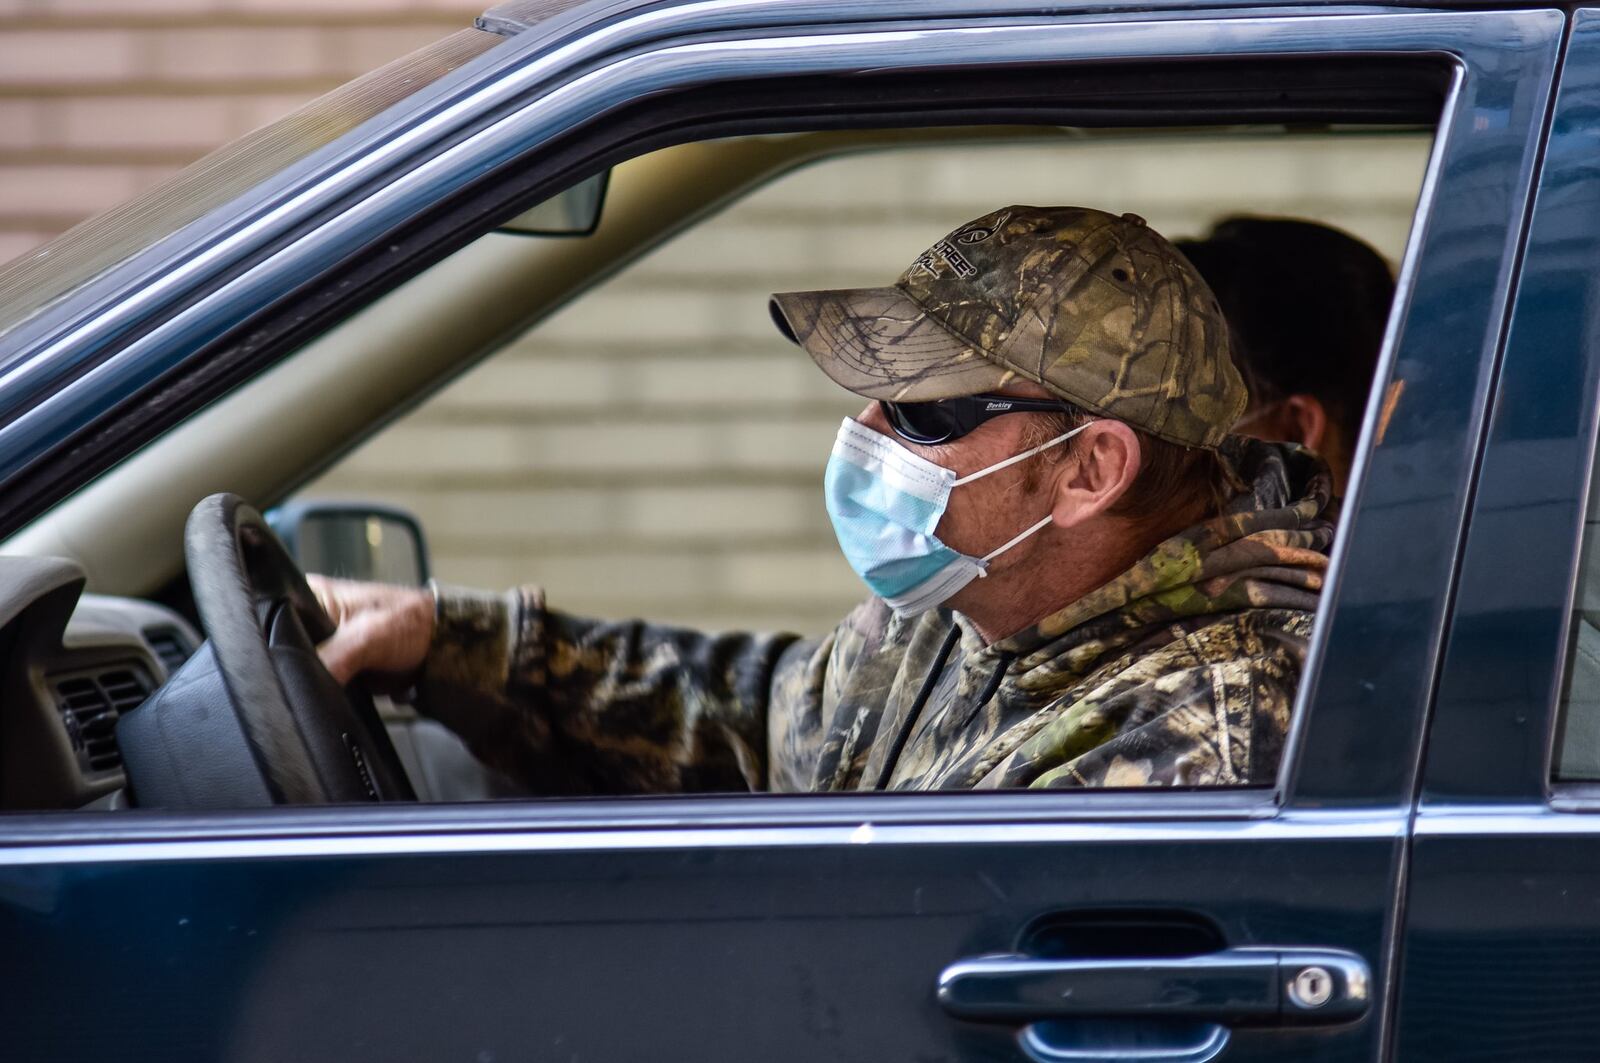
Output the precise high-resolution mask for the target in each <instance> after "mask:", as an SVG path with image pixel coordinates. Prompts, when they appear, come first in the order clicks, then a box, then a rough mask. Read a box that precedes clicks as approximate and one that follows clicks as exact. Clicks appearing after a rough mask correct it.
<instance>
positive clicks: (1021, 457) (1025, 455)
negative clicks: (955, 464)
mask: <svg viewBox="0 0 1600 1063" xmlns="http://www.w3.org/2000/svg"><path fill="white" fill-rule="evenodd" d="M1090 424H1094V422H1093V421H1090V422H1089V424H1080V425H1079V426H1078V427H1076V428H1074V429H1073V430H1072V431H1070V432H1062V433H1061V434H1060V435H1058V436H1056V437H1055V438H1054V439H1052V440H1050V441H1049V442H1048V443H1040V444H1039V445H1038V446H1036V447H1034V448H1033V449H1032V450H1024V451H1023V452H1022V453H1021V454H1013V455H1012V456H1011V457H1009V458H1007V459H1006V460H1005V461H1002V462H997V463H995V464H994V465H991V466H989V467H988V468H987V469H979V470H978V471H977V472H969V473H967V475H965V476H962V477H960V478H959V479H956V480H953V481H951V484H950V486H951V487H960V486H961V485H962V484H967V483H971V482H972V481H973V480H978V479H981V478H983V477H985V476H988V475H989V474H990V473H992V472H999V471H1000V470H1001V469H1006V468H1010V467H1011V466H1013V465H1015V464H1016V463H1017V462H1019V461H1027V460H1028V459H1029V458H1031V457H1033V456H1034V455H1035V454H1040V453H1043V452H1044V451H1046V450H1049V449H1050V448H1051V447H1053V446H1056V445H1058V444H1061V443H1065V442H1066V441H1067V440H1069V439H1071V438H1072V437H1073V436H1075V435H1077V434H1078V433H1079V432H1081V431H1083V430H1084V429H1085V428H1088V427H1089V425H1090Z"/></svg>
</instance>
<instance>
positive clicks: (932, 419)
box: [878, 395, 1066, 446]
mask: <svg viewBox="0 0 1600 1063" xmlns="http://www.w3.org/2000/svg"><path fill="white" fill-rule="evenodd" d="M878 405H879V406H882V407H883V415H884V416H885V417H886V418H888V420H889V427H890V428H893V429H894V431H895V435H897V436H899V437H900V438H901V439H904V440H906V441H907V442H911V443H920V444H921V445H923V446H932V445H934V444H935V443H948V442H950V441H951V440H952V439H960V438H961V437H962V436H964V435H966V434H967V433H968V432H970V431H972V430H973V429H974V428H976V427H978V426H979V425H980V424H982V423H983V422H985V421H987V420H989V419H990V418H993V417H1003V416H1005V415H1006V414H1008V413H1060V412H1062V411H1063V410H1065V409H1066V406H1065V404H1064V403H1062V402H1061V401H1060V400H1059V399H1023V398H1018V397H1017V396H1015V395H968V396H965V397H963V398H959V399H942V400H940V401H939V402H883V401H880V402H879V403H878Z"/></svg>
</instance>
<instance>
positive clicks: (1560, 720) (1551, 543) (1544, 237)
mask: <svg viewBox="0 0 1600 1063" xmlns="http://www.w3.org/2000/svg"><path fill="white" fill-rule="evenodd" d="M1572 20H1573V21H1572V30H1571V35H1570V39H1569V44H1568V46H1567V51H1566V54H1565V55H1564V56H1563V58H1562V67H1561V71H1560V78H1559V82H1558V84H1557V86H1556V89H1555V93H1554V102H1553V105H1552V111H1551V117H1550V131H1549V134H1548V139H1547V143H1546V145H1545V148H1544V151H1543V154H1542V159H1541V167H1540V172H1539V175H1538V186H1537V192H1536V197H1535V201H1534V204H1533V206H1532V211H1531V217H1530V220H1529V222H1528V230H1527V232H1528V235H1527V241H1526V248H1525V250H1524V253H1523V256H1522V263H1521V271H1520V275H1519V277H1518V278H1517V291H1516V294H1515V301H1514V305H1513V310H1512V314H1511V316H1510V318H1509V320H1508V323H1507V339H1506V345H1505V354H1504V356H1503V368H1502V370H1501V373H1500V377H1499V381H1498V387H1497V390H1496V391H1495V393H1494V394H1493V396H1492V399H1491V403H1492V410H1493V417H1492V420H1491V421H1490V422H1489V424H1488V425H1487V426H1486V428H1485V438H1484V445H1483V454H1482V459H1481V462H1480V467H1479V470H1478V476H1477V483H1476V496H1475V499H1474V503H1473V512H1472V515H1471V517H1470V526H1471V534H1470V537H1469V539H1468V541H1467V543H1466V544H1465V548H1464V550H1463V559H1462V564H1461V572H1460V577H1459V581H1458V590H1457V595H1456V605H1455V615H1454V617H1453V618H1452V624H1451V628H1450V631H1449V651H1448V654H1447V656H1446V657H1445V658H1444V659H1443V660H1442V661H1441V674H1440V689H1439V694H1438V697H1437V699H1436V703H1435V706H1434V710H1433V719H1432V722H1431V724H1430V728H1429V733H1428V750H1427V764H1426V767H1425V774H1424V777H1423V780H1422V795H1421V803H1422V806H1423V808H1424V809H1425V810H1427V809H1433V810H1435V814H1436V815H1443V816H1449V815H1453V814H1455V813H1454V812H1453V811H1451V810H1452V809H1454V808H1457V807H1459V806H1464V805H1483V804H1486V803H1492V804H1497V805H1505V806H1508V807H1523V806H1525V807H1526V808H1527V810H1528V814H1529V815H1530V816H1532V817H1534V818H1536V819H1540V816H1539V813H1540V812H1541V811H1544V810H1549V809H1554V810H1557V811H1566V812H1600V779H1597V780H1592V781H1588V780H1557V779H1556V778H1555V768H1556V756H1557V754H1558V752H1559V741H1560V738H1561V734H1562V731H1563V729H1564V726H1565V710H1566V707H1567V689H1568V684H1569V682H1570V679H1571V667H1570V666H1571V661H1572V657H1573V655H1574V652H1575V645H1574V644H1575V641H1576V636H1577V627H1576V624H1575V622H1574V620H1575V610H1576V607H1577V604H1578V599H1579V596H1580V595H1581V593H1582V580H1583V570H1582V562H1583V560H1584V554H1583V548H1584V525H1585V519H1586V517H1587V516H1588V514H1587V506H1588V499H1589V497H1590V493H1591V492H1592V491H1594V490H1595V489H1596V478H1597V477H1600V454H1597V450H1600V321H1597V320H1595V318H1594V316H1593V314H1592V313H1586V309H1585V308H1586V307H1589V306H1592V305H1594V300H1595V299H1596V298H1597V297H1600V283H1597V281H1596V280H1595V278H1593V277H1592V276H1590V275H1589V274H1588V273H1587V271H1580V270H1577V269H1575V268H1574V267H1573V264H1574V263H1575V262H1576V261H1578V260H1579V259H1580V258H1581V256H1583V255H1585V254H1590V253H1596V252H1600V190H1597V189H1596V188H1595V187H1594V186H1593V182H1591V181H1588V180H1587V179H1586V178H1585V177H1583V176H1581V175H1584V174H1586V173H1587V172H1588V171H1587V165H1588V161H1587V160H1588V159H1590V158H1592V156H1591V155H1589V154H1587V151H1588V150H1591V149H1592V145H1593V139H1592V138H1593V137H1594V136H1595V133H1594V131H1593V129H1592V123H1590V121H1589V118H1588V115H1589V106H1590V105H1589V101H1590V100H1592V99H1593V98H1594V95H1595V93H1596V92H1600V61H1597V60H1600V54H1597V52H1596V42H1597V41H1600V35H1597V31H1600V10H1596V9H1593V8H1590V9H1580V10H1578V11H1575V12H1574V13H1573V15H1572ZM1557 382H1559V385H1558V384H1557ZM1508 522H1509V523H1508ZM1595 560H1600V555H1597V557H1596V558H1595ZM1508 570H1509V571H1508ZM1508 588H1512V589H1510V590H1509V591H1508ZM1542 821H1543V820H1542V819H1541V822H1542ZM1531 822H1532V821H1530V826H1531ZM1540 829H1558V828H1554V827H1552V826H1551V825H1550V824H1549V823H1545V825H1544V826H1543V827H1541V828H1540ZM1588 829H1592V828H1588Z"/></svg>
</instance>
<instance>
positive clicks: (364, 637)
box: [306, 575, 433, 686]
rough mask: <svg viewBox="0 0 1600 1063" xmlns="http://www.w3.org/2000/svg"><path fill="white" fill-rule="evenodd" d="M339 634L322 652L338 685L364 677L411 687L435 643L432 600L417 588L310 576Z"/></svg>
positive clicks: (429, 595) (307, 578)
mask: <svg viewBox="0 0 1600 1063" xmlns="http://www.w3.org/2000/svg"><path fill="white" fill-rule="evenodd" d="M306 582H307V583H309V584H311V590H312V592H313V593H314V594H316V596H317V601H319V602H321V603H322V608H323V610H324V611H325V612H326V613H327V614H328V618H329V619H330V620H332V621H333V623H334V626H335V627H336V628H337V629H338V630H337V631H335V632H334V633H333V637H332V638H330V639H328V641H326V642H324V643H323V644H322V645H321V646H319V647H318V648H317V652H318V654H319V655H320V656H321V657H322V663H323V665H324V666H325V667H326V668H327V669H328V671H329V672H331V673H332V674H333V677H334V678H335V679H337V680H338V681H339V685H340V686H343V685H344V684H346V683H348V682H350V680H351V679H353V678H355V677H356V676H358V675H361V674H362V673H364V672H370V673H377V674H379V675H381V676H383V677H385V678H387V679H390V680H393V681H396V682H399V683H406V682H409V681H410V679H411V678H412V677H413V676H414V675H415V674H416V671H417V669H419V668H421V667H422V660H423V658H424V657H426V656H427V655H428V646H429V644H430V643H431V642H432V641H433V595H432V594H431V593H429V592H428V591H425V590H419V589H417V588H416V587H398V586H394V585H391V584H387V583H361V582H358V581H356V580H348V579H328V578H327V577H325V576H314V575H307V576H306Z"/></svg>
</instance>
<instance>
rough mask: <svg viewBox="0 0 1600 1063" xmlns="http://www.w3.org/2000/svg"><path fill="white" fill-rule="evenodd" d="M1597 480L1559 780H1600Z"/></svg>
mask: <svg viewBox="0 0 1600 1063" xmlns="http://www.w3.org/2000/svg"><path fill="white" fill-rule="evenodd" d="M1597 500H1600V478H1596V479H1595V481H1594V482H1593V483H1591V484H1590V486H1589V501H1588V504H1587V506H1586V507H1585V509H1584V517H1583V554H1582V560H1581V561H1580V562H1579V565H1578V589H1577V595H1576V600H1575V601H1574V603H1573V617H1572V622H1573V631H1572V641H1571V643H1570V646H1571V649H1570V650H1569V652H1568V656H1567V678H1566V691H1565V694H1564V696H1563V698H1562V703H1561V709H1560V712H1559V715H1558V719H1559V720H1560V724H1559V731H1558V733H1557V735H1556V754H1555V767H1554V771H1553V774H1554V777H1555V780H1556V781H1557V782H1600V555H1597V553H1596V549H1595V547H1596V540H1597V535H1600V508H1597V507H1596V502H1597Z"/></svg>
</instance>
